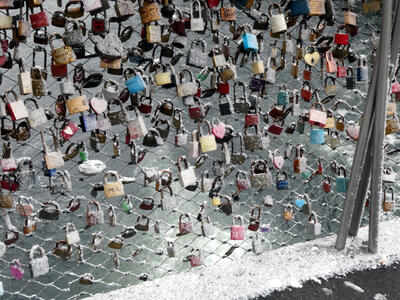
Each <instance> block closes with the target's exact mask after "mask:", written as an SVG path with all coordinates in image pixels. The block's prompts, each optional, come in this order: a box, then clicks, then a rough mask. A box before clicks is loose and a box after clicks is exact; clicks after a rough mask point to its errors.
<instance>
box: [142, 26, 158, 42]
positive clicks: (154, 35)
mask: <svg viewBox="0 0 400 300" xmlns="http://www.w3.org/2000/svg"><path fill="white" fill-rule="evenodd" d="M146 40H147V42H148V43H161V27H160V26H159V25H146Z"/></svg>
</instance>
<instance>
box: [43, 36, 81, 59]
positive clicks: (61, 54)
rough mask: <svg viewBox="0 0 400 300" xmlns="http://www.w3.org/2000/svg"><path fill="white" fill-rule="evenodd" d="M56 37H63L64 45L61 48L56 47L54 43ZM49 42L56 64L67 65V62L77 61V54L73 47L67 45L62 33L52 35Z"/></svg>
mask: <svg viewBox="0 0 400 300" xmlns="http://www.w3.org/2000/svg"><path fill="white" fill-rule="evenodd" d="M54 39H62V41H63V43H64V46H62V47H59V48H54V45H53V40H54ZM49 44H50V47H51V56H52V57H53V59H54V64H55V65H56V66H60V65H66V64H69V63H71V62H74V61H76V56H75V53H74V51H73V50H72V48H71V47H70V46H66V45H65V40H64V37H63V36H61V35H60V34H58V33H56V34H54V35H50V37H49Z"/></svg>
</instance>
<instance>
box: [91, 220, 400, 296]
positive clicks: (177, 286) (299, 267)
mask: <svg viewBox="0 0 400 300" xmlns="http://www.w3.org/2000/svg"><path fill="white" fill-rule="evenodd" d="M398 232H400V219H399V218H397V219H394V220H391V221H388V222H385V223H381V224H380V230H379V250H378V253H376V254H370V253H368V251H367V249H366V242H365V241H367V240H368V227H365V228H362V229H361V230H360V233H359V236H358V237H356V238H349V239H348V240H347V245H346V248H345V250H343V251H337V250H336V249H335V248H334V245H335V241H336V235H332V236H328V237H325V238H321V239H317V240H314V241H309V242H304V243H300V244H295V245H292V246H288V247H284V248H280V249H277V250H274V251H269V252H266V253H263V254H261V255H258V256H252V255H248V256H247V257H244V258H242V259H239V260H236V261H232V260H229V259H224V260H222V261H220V262H219V263H217V264H216V265H214V266H211V267H207V268H203V269H198V270H193V271H191V272H186V273H181V274H177V275H171V276H166V277H163V278H160V279H156V280H154V281H147V282H144V283H142V284H138V285H134V286H131V287H128V288H124V289H120V290H116V291H113V292H110V293H106V294H96V295H95V296H93V297H91V298H89V299H92V300H95V299H96V300H109V299H119V300H120V299H124V300H129V299H141V300H145V299H157V300H163V299H168V300H169V299H180V300H184V299H190V300H195V299H218V300H225V299H226V300H228V299H229V300H230V299H248V298H249V297H256V296H260V295H268V294H270V293H272V292H273V291H275V290H284V289H286V288H290V287H301V286H302V284H303V283H304V282H306V281H307V280H310V279H313V280H315V278H320V279H327V278H330V277H333V276H338V275H339V276H342V275H345V274H346V273H349V272H352V271H355V270H365V269H371V268H377V267H378V266H380V265H390V264H392V263H393V262H395V261H398V260H400V234H398ZM310 250H311V251H310ZM290 258H291V259H290ZM247 270H251V273H252V276H248V272H246V271H247ZM216 278H219V279H218V280H216ZM356 287H358V286H356ZM358 288H359V287H358ZM360 289H361V288H360ZM361 290H362V289H361ZM378 295H379V294H378ZM376 296H377V295H376ZM377 299H378V300H380V299H381V298H377ZM382 299H383V298H382Z"/></svg>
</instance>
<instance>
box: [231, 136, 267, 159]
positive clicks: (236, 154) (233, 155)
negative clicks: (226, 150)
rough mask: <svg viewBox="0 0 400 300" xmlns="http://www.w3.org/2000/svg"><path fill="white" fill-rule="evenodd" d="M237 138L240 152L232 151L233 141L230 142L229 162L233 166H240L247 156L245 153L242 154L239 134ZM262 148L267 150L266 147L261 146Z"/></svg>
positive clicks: (241, 140)
mask: <svg viewBox="0 0 400 300" xmlns="http://www.w3.org/2000/svg"><path fill="white" fill-rule="evenodd" d="M238 136H239V141H240V150H239V151H235V150H234V146H233V139H232V140H231V162H232V164H234V165H241V164H243V163H244V162H245V160H246V159H247V155H246V153H244V149H243V137H242V135H241V134H240V133H239V134H238ZM263 147H264V148H265V149H267V147H266V146H265V145H263Z"/></svg>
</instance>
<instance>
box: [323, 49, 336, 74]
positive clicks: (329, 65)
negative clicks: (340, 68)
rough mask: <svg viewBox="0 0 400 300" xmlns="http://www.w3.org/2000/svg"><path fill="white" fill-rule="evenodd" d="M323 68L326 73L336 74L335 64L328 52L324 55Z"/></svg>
mask: <svg viewBox="0 0 400 300" xmlns="http://www.w3.org/2000/svg"><path fill="white" fill-rule="evenodd" d="M325 66H326V72H327V73H337V64H336V61H335V59H334V58H333V55H332V53H331V52H330V51H328V52H326V53H325Z"/></svg>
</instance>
